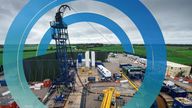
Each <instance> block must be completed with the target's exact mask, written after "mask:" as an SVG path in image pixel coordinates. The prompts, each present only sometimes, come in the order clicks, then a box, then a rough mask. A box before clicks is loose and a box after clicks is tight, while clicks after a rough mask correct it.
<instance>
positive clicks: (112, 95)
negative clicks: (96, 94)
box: [101, 87, 120, 108]
mask: <svg viewBox="0 0 192 108" xmlns="http://www.w3.org/2000/svg"><path fill="white" fill-rule="evenodd" d="M103 94H104V97H103V101H102V103H101V108H111V102H112V101H113V100H115V99H116V97H119V96H120V93H119V92H117V91H115V88H114V87H110V88H108V89H106V90H103Z"/></svg>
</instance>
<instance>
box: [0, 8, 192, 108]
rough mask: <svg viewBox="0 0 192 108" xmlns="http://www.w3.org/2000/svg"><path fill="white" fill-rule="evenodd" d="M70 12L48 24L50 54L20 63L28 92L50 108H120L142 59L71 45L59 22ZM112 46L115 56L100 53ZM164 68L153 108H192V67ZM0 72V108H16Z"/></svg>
mask: <svg viewBox="0 0 192 108" xmlns="http://www.w3.org/2000/svg"><path fill="white" fill-rule="evenodd" d="M70 9H71V7H70V6H68V5H62V6H61V7H60V8H59V9H58V11H57V12H56V14H55V19H54V20H53V21H51V22H49V21H47V23H50V27H51V29H52V34H50V35H51V36H52V40H54V41H55V44H52V45H50V46H49V48H48V50H47V51H48V52H49V53H47V54H45V55H41V56H31V57H28V58H25V59H24V60H23V67H24V72H25V77H26V80H27V81H28V85H29V87H30V89H31V91H32V92H33V93H34V94H35V95H36V97H37V98H38V99H39V101H41V102H42V103H43V104H44V105H46V106H47V107H48V108H123V107H124V106H125V105H126V104H127V103H128V102H129V101H130V100H131V99H132V97H133V96H134V95H135V94H136V93H138V92H137V91H138V90H139V88H140V86H141V85H142V82H143V80H144V78H145V72H146V68H147V59H146V57H145V56H141V55H139V54H130V53H126V52H124V51H118V50H119V49H120V48H121V47H122V46H121V45H105V44H87V45H86V44H85V45H83V44H81V45H75V44H71V43H70V34H69V33H68V26H67V25H66V24H65V23H64V22H63V17H64V13H65V11H69V10H70ZM110 46H114V48H111V49H113V50H114V51H112V50H109V51H102V49H105V50H106V49H107V47H110ZM117 46H118V48H116V47H117ZM25 47H27V48H28V49H29V48H31V49H33V47H35V48H36V47H37V46H36V45H31V46H30V45H26V46H25ZM137 47H143V46H139V45H138V46H137ZM188 47H189V48H191V46H188ZM2 48H3V46H2ZM35 48H34V49H35ZM97 48H100V49H101V50H98V49H97ZM34 49H33V51H34ZM109 49H110V48H109ZM170 49H172V48H170ZM190 51H191V50H190ZM2 52H3V51H2ZM29 52H30V51H28V50H25V52H24V53H29ZM190 56H191V55H190ZM187 60H188V61H190V62H191V61H192V59H191V60H190V59H187ZM166 68H167V69H166V74H165V79H164V82H163V84H162V88H161V91H160V93H159V96H158V97H157V98H156V101H154V103H153V105H152V106H151V108H192V69H191V65H186V64H182V63H177V62H173V61H169V60H168V61H167V67H166ZM0 72H1V73H0V108H19V106H18V104H17V103H16V101H15V100H14V99H13V97H12V96H11V92H10V91H9V89H8V87H7V83H6V80H5V77H4V69H3V65H1V67H0ZM141 108H142V107H141Z"/></svg>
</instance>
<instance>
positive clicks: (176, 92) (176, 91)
mask: <svg viewBox="0 0 192 108" xmlns="http://www.w3.org/2000/svg"><path fill="white" fill-rule="evenodd" d="M170 95H171V96H172V97H173V98H175V97H187V92H186V91H185V90H184V89H182V88H180V87H176V86H174V87H171V88H170Z"/></svg>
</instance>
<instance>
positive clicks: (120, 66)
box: [119, 63, 132, 68]
mask: <svg viewBox="0 0 192 108" xmlns="http://www.w3.org/2000/svg"><path fill="white" fill-rule="evenodd" d="M123 66H132V65H131V64H127V63H121V64H119V68H123Z"/></svg>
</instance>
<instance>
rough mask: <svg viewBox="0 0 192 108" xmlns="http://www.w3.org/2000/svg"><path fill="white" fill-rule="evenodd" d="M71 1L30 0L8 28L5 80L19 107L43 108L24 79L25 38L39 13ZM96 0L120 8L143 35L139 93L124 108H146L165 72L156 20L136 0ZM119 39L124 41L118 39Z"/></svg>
mask: <svg viewBox="0 0 192 108" xmlns="http://www.w3.org/2000/svg"><path fill="white" fill-rule="evenodd" d="M70 1H73V0H30V1H29V3H28V4H27V5H26V6H25V7H24V8H23V9H22V10H21V12H20V13H19V14H18V16H17V17H16V18H15V20H14V22H13V23H12V25H11V27H10V29H9V31H8V34H7V38H6V40H5V45H4V53H3V65H4V73H5V79H6V82H7V84H8V88H9V90H10V91H11V94H12V96H13V98H14V99H15V101H16V102H17V104H18V105H19V106H20V107H21V108H44V107H46V106H44V105H43V104H42V103H41V102H40V101H39V100H38V99H37V97H36V96H35V95H34V94H33V93H32V91H31V90H30V89H29V86H28V83H27V81H26V79H25V75H24V71H23V48H24V44H25V41H26V38H27V36H28V34H29V32H30V30H31V29H32V27H33V26H34V24H35V23H36V22H37V21H38V19H39V18H41V17H42V15H44V14H45V13H46V12H48V11H49V10H51V9H53V8H54V7H56V6H58V5H61V4H63V3H66V2H70ZM97 1H98V2H103V3H106V4H108V5H111V6H113V7H115V8H117V9H119V10H120V11H122V12H123V13H124V14H126V15H127V16H128V17H129V18H130V19H131V20H132V21H133V22H134V24H135V25H136V26H137V28H138V29H139V31H140V32H141V34H142V37H143V39H144V42H145V48H146V50H147V69H146V73H145V78H144V81H143V84H142V86H141V87H140V89H139V93H136V94H135V96H134V97H133V98H132V99H131V100H130V101H129V102H128V103H127V104H126V106H125V107H128V108H149V107H150V106H151V105H152V103H153V102H154V100H155V99H156V96H157V95H158V94H159V91H160V88H161V84H162V82H163V80H164V75H165V72H166V47H165V42H164V39H163V35H162V33H161V30H160V28H159V26H158V23H157V22H156V20H155V19H154V17H153V16H152V14H151V13H150V12H149V10H148V9H147V8H146V7H145V6H144V5H143V4H142V3H141V2H140V1H139V0H121V1H119V0H97ZM85 21H86V20H85ZM99 23H102V24H103V23H104V22H99ZM120 41H121V42H122V41H123V40H121V38H120ZM127 44H129V43H127ZM127 52H128V51H127Z"/></svg>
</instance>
